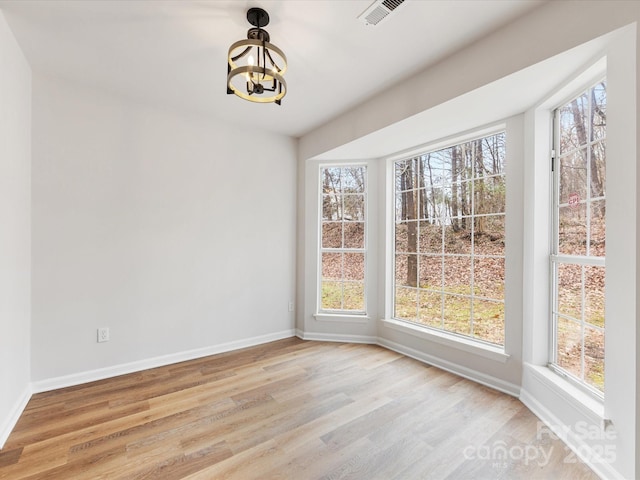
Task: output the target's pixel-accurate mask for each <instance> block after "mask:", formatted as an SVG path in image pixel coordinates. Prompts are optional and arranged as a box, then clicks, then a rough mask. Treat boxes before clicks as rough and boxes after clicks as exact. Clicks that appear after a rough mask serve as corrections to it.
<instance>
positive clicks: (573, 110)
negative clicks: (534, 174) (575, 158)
mask: <svg viewBox="0 0 640 480" xmlns="http://www.w3.org/2000/svg"><path fill="white" fill-rule="evenodd" d="M588 108H589V97H588V96H587V94H586V93H583V94H582V95H580V96H579V97H578V98H576V99H574V100H573V101H571V102H569V103H568V104H566V105H565V106H564V107H562V108H561V109H560V153H561V154H563V153H565V152H567V151H569V150H572V149H574V148H578V147H580V146H583V145H586V143H587V122H588Z"/></svg>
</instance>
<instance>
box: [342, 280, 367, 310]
mask: <svg viewBox="0 0 640 480" xmlns="http://www.w3.org/2000/svg"><path fill="white" fill-rule="evenodd" d="M343 309H344V310H358V311H362V312H364V310H365V308H364V283H360V282H345V283H344V306H343Z"/></svg>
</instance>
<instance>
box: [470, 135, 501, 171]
mask: <svg viewBox="0 0 640 480" xmlns="http://www.w3.org/2000/svg"><path fill="white" fill-rule="evenodd" d="M504 153H505V134H504V133H499V134H497V135H492V136H490V137H486V138H484V139H483V140H482V157H481V158H482V163H481V164H480V163H479V162H478V163H476V165H477V168H476V177H481V176H491V175H498V174H503V173H504V171H505V170H504V169H505V154H504ZM478 165H479V166H481V168H479V167H478Z"/></svg>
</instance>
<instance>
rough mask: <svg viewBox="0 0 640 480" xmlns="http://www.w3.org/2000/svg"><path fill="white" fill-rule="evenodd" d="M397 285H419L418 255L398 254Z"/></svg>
mask: <svg viewBox="0 0 640 480" xmlns="http://www.w3.org/2000/svg"><path fill="white" fill-rule="evenodd" d="M396 285H402V286H408V287H416V286H417V285H418V256H417V255H400V254H398V255H396Z"/></svg>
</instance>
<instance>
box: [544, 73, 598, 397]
mask: <svg viewBox="0 0 640 480" xmlns="http://www.w3.org/2000/svg"><path fill="white" fill-rule="evenodd" d="M554 118H555V159H554V164H555V165H554V224H553V232H554V233H553V242H552V248H553V251H552V255H551V264H552V269H553V289H552V290H553V301H552V322H553V325H552V331H553V341H552V351H551V364H552V367H553V368H555V369H556V370H557V371H558V370H559V371H560V372H561V373H564V374H568V375H569V378H570V379H573V380H575V381H577V382H578V383H579V384H581V385H583V386H585V387H586V388H587V389H588V390H590V391H592V392H594V393H595V394H597V395H599V396H601V395H602V394H603V392H604V361H605V351H604V335H605V311H604V304H605V217H606V205H605V201H606V198H605V185H606V182H605V164H606V148H605V142H606V83H605V81H604V80H602V81H600V82H598V83H596V84H595V85H594V86H592V87H591V88H589V89H587V90H585V91H584V92H582V93H581V94H580V95H578V96H577V97H576V98H574V99H572V100H571V101H569V102H567V103H566V104H564V105H562V106H561V107H560V108H558V109H556V111H555V117H554Z"/></svg>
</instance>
